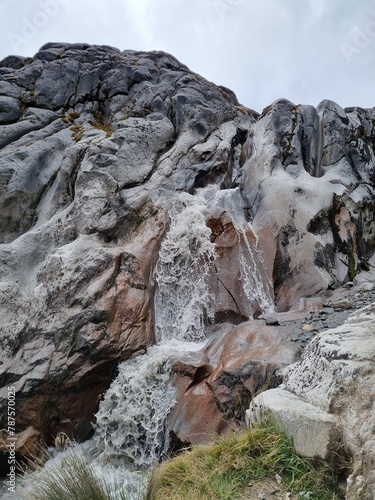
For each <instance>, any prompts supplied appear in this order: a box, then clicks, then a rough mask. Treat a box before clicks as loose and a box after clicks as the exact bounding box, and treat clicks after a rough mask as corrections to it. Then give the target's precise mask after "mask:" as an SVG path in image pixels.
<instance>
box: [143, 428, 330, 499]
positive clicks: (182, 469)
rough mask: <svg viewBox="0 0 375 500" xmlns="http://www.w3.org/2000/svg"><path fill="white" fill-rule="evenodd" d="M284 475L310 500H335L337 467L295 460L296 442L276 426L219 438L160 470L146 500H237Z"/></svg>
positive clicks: (287, 483) (285, 481)
mask: <svg viewBox="0 0 375 500" xmlns="http://www.w3.org/2000/svg"><path fill="white" fill-rule="evenodd" d="M276 474H279V475H280V476H281V478H282V484H283V485H284V487H285V488H287V490H288V491H291V492H294V493H297V494H298V493H301V492H303V491H305V492H306V491H309V492H311V494H310V497H309V498H310V500H334V499H337V498H339V497H338V496H337V494H336V488H337V484H336V477H335V474H334V472H333V470H332V467H331V466H330V465H329V464H328V463H326V462H324V461H316V460H311V459H307V458H304V457H300V456H298V455H296V453H295V451H294V448H293V445H292V442H291V440H290V439H289V438H288V437H287V436H286V434H285V433H283V432H282V431H280V430H279V429H278V428H277V427H276V426H274V425H271V426H268V427H265V426H260V427H258V428H255V429H251V430H248V431H246V432H243V433H241V434H229V435H226V436H224V437H222V438H218V439H217V441H216V443H214V444H212V445H206V446H199V447H196V448H193V449H192V450H190V451H185V452H183V453H182V454H181V455H179V456H177V457H175V458H173V459H171V460H169V461H167V462H165V463H164V464H161V465H159V466H158V467H156V469H155V470H154V472H153V474H152V477H151V480H150V483H149V489H148V492H147V495H146V498H147V500H172V499H173V500H208V499H219V500H235V499H238V498H241V497H242V498H243V495H244V494H245V493H246V490H247V489H248V487H249V484H250V483H252V482H254V481H257V480H265V479H267V478H275V475H276Z"/></svg>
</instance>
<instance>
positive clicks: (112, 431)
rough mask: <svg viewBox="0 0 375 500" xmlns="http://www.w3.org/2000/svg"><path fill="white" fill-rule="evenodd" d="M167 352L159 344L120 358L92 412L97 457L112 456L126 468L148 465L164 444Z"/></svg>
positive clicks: (169, 399) (169, 393)
mask: <svg viewBox="0 0 375 500" xmlns="http://www.w3.org/2000/svg"><path fill="white" fill-rule="evenodd" d="M172 360H173V352H172V353H171V352H170V350H169V349H166V348H165V346H162V347H160V346H155V347H150V348H149V349H148V352H147V355H146V356H138V357H136V358H135V359H133V360H130V361H127V362H125V363H121V364H120V367H119V374H118V375H117V377H116V379H115V380H114V382H113V383H112V385H111V387H110V388H109V389H108V391H107V392H106V394H105V397H104V399H103V401H102V402H101V404H100V408H99V411H98V413H97V415H96V425H95V430H96V433H95V434H96V439H97V449H98V451H99V457H100V459H101V460H102V461H107V460H108V459H115V460H118V461H121V462H122V463H123V464H125V465H127V466H129V467H130V468H132V469H134V468H135V469H144V468H145V467H150V466H152V465H153V464H154V463H155V462H157V461H158V460H159V459H160V458H161V457H163V455H164V454H165V452H166V451H167V450H168V442H166V440H165V435H166V433H165V432H164V431H165V429H164V423H165V418H166V416H167V415H168V413H169V411H170V409H171V408H172V406H173V405H174V403H175V395H174V390H173V388H172V387H171V386H170V384H169V374H170V368H171V363H172Z"/></svg>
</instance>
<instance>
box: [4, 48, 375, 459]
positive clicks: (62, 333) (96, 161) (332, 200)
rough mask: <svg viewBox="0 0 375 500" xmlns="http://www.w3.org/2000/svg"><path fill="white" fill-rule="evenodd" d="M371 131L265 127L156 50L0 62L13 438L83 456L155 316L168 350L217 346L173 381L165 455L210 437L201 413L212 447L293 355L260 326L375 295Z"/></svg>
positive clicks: (314, 113)
mask: <svg viewBox="0 0 375 500" xmlns="http://www.w3.org/2000/svg"><path fill="white" fill-rule="evenodd" d="M374 126H375V110H374V109H361V108H348V109H345V110H344V109H342V108H340V106H338V105H337V104H335V103H333V102H331V101H323V102H322V103H321V104H320V105H319V106H318V107H317V108H316V109H315V108H313V107H312V106H306V105H294V104H292V103H291V102H289V101H287V100H285V99H281V100H279V101H276V102H274V103H273V104H271V105H270V106H269V107H268V108H266V109H264V110H263V112H262V114H261V115H259V114H258V113H256V112H254V111H252V110H250V109H247V108H246V107H244V106H242V105H240V104H239V103H238V101H237V99H236V97H235V95H234V94H233V92H231V91H230V90H228V89H226V88H223V87H220V86H216V85H214V84H212V83H210V82H208V81H207V80H205V79H204V78H202V77H200V76H199V75H196V74H194V73H193V72H191V71H190V70H189V69H188V68H187V67H186V66H184V65H183V64H181V63H180V62H179V61H177V60H176V59H175V58H174V57H172V56H171V55H168V54H165V53H162V52H149V53H144V52H136V51H130V50H128V51H124V52H121V51H119V50H117V49H114V48H111V47H106V46H100V47H99V46H90V45H85V44H75V45H67V44H58V43H51V44H47V45H45V46H44V47H42V48H41V49H40V51H39V52H38V53H37V54H36V55H35V56H34V57H33V58H21V57H15V56H10V57H8V58H6V59H4V60H3V61H1V62H0V147H1V150H0V332H1V333H0V343H1V361H0V363H1V364H0V373H1V375H0V379H1V384H0V385H1V386H2V387H3V388H2V389H1V391H0V396H1V411H2V412H3V414H4V415H5V413H4V411H5V409H6V401H7V387H8V386H14V387H15V389H16V394H17V426H18V432H19V433H21V435H23V436H31V437H32V439H33V440H34V441H35V442H37V441H38V440H45V441H47V442H48V443H49V442H51V440H52V438H53V436H55V435H56V434H57V433H58V432H60V431H64V432H66V433H68V434H69V435H71V436H74V437H75V438H76V439H85V438H87V437H88V436H89V435H90V433H91V422H92V420H93V416H94V414H95V412H96V411H97V409H98V404H99V400H100V397H101V395H102V394H103V392H104V391H105V390H106V389H107V388H108V386H109V383H110V381H111V380H112V379H113V378H114V377H115V376H116V369H117V368H116V367H117V364H118V362H119V361H123V360H127V359H129V358H130V357H132V356H134V354H137V353H140V352H144V350H145V349H146V348H147V347H148V346H150V345H152V344H154V343H155V342H156V340H157V339H159V338H160V332H159V330H158V329H160V324H161V323H160V322H159V323H158V322H157V321H156V320H155V317H156V316H157V317H158V318H160V317H162V319H163V322H162V327H163V331H164V332H165V331H167V332H169V333H168V336H169V338H173V337H174V336H176V337H179V335H180V334H179V332H180V331H182V330H184V329H185V330H186V332H185V333H186V335H188V336H189V338H194V339H195V340H199V339H201V338H202V337H203V336H205V335H207V334H209V335H211V337H212V338H211V340H210V343H209V345H207V346H206V348H205V351H204V352H203V353H201V354H200V355H199V356H198V355H197V356H195V358H194V359H193V360H191V359H189V360H188V361H186V360H185V361H184V360H182V361H179V362H177V363H176V364H175V365H174V367H172V374H173V378H174V384H175V386H176V387H177V390H178V391H179V394H180V397H179V398H178V404H177V405H176V406H175V408H174V409H173V411H172V415H171V417H170V422H169V425H170V429H171V435H172V436H174V440H175V443H177V444H176V446H177V445H178V443H185V442H187V441H188V442H193V441H194V438H193V436H194V435H195V436H197V435H199V434H200V433H201V434H202V435H203V434H206V431H207V429H203V430H202V425H201V423H202V420H200V419H199V413H197V408H201V410H202V412H206V415H210V417H209V420H210V422H211V429H212V430H213V431H220V430H222V429H224V428H225V427H226V426H227V425H229V424H228V422H232V423H233V422H234V423H235V422H236V421H238V420H240V419H241V418H243V413H244V409H245V407H246V405H247V404H248V402H249V400H250V399H251V397H253V396H254V394H255V393H257V391H259V389H260V388H261V387H263V386H265V385H266V384H268V385H271V386H272V387H275V386H276V385H278V384H279V383H280V382H281V378H280V368H282V367H284V366H287V365H290V364H291V363H293V362H294V361H296V360H298V359H299V357H300V354H301V349H302V348H303V346H304V342H302V341H301V337H298V338H297V339H296V338H294V337H295V336H296V335H295V332H294V330H293V328H295V323H293V327H291V326H290V324H288V323H285V324H284V326H283V325H281V326H280V327H279V326H277V323H278V322H279V320H275V321H274V322H273V323H274V324H273V325H271V324H270V323H272V318H270V315H272V313H273V312H275V311H276V312H278V313H283V312H286V311H288V310H290V309H293V308H294V309H298V308H299V309H300V313H301V314H302V315H303V314H305V311H306V309H307V310H308V311H310V310H313V309H318V308H319V307H320V306H321V305H322V304H323V303H324V302H325V301H326V300H327V297H328V296H329V294H330V293H331V290H333V289H335V288H337V287H339V286H340V285H342V284H344V283H346V282H348V281H352V280H354V279H355V278H356V277H358V276H368V277H370V274H369V272H370V271H371V269H372V268H373V263H374V251H375V223H374V211H375V205H374V188H375V171H374V166H375V163H374V146H375V131H374ZM189 255H192V256H195V255H197V256H198V257H197V258H196V259H195V260H194V259H193V260H192V259H191V258H190V257H188V256H189ZM366 273H367V275H366ZM189 277H190V281H193V282H194V284H195V287H193V288H195V292H196V293H195V299H194V300H195V302H194V301H193V302H192V301H191V299H189V300H190V302H189V306H188V305H187V303H186V302H184V300H185V298H186V296H187V295H189V294H190V295H191V294H192V287H191V286H190V285H187V284H186V283H187V282H186V280H187V279H189ZM202 277H203V281H204V283H205V285H199V283H200V282H201V281H200V280H201V278H202ZM369 279H370V278H369ZM185 284H186V287H185V288H184V286H185ZM189 286H190V288H189ZM207 287H208V288H207ZM190 295H189V296H190ZM311 297H314V299H313V300H305V299H307V298H311ZM189 307H190V309H191V310H192V311H194V310H195V311H196V314H190V316H188V317H187V316H186V314H184V313H186V311H187V310H188V309H189ZM177 309H178V310H179V311H180V312H179V313H176V310H177ZM190 309H189V310H190ZM301 311H302V312H301ZM297 316H298V315H297ZM297 316H294V317H293V318H294V320H295V319H296V317H297ZM298 317H302V316H298ZM262 318H263V319H262ZM266 323H267V324H266ZM299 333H301V332H300V331H299ZM293 335H294V337H293ZM184 338H185V337H184ZM296 340H297V342H296ZM302 340H303V339H302ZM370 341H371V342H372V341H373V337H371V340H370ZM305 343H306V342H305ZM311 349H312V348H311ZM298 376H299V375H298ZM6 427H7V426H6V425H5V421H4V422H3V421H2V423H1V428H6ZM22 433H23V434H22ZM29 446H30V442H29ZM19 451H20V453H22V449H21V448H20V449H19Z"/></svg>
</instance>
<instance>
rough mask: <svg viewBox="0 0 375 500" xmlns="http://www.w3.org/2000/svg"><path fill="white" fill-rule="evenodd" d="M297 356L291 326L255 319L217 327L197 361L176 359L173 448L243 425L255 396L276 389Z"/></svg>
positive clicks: (171, 425) (170, 423)
mask: <svg viewBox="0 0 375 500" xmlns="http://www.w3.org/2000/svg"><path fill="white" fill-rule="evenodd" d="M299 354H300V349H299V347H298V346H297V345H296V344H294V343H292V342H291V340H290V334H289V328H288V326H280V327H277V326H267V325H265V324H264V321H263V320H258V321H255V320H254V321H245V322H243V323H241V324H240V325H238V326H233V325H231V324H229V323H223V324H222V325H221V326H218V327H216V328H215V331H214V332H212V338H211V339H210V341H209V342H208V344H207V345H206V347H205V348H204V350H203V351H202V352H200V356H199V359H198V360H196V361H195V362H194V360H192V361H191V362H190V363H189V362H187V361H185V362H184V361H178V362H176V363H175V365H174V366H173V368H172V374H173V383H174V386H175V387H176V390H177V396H176V399H177V404H176V406H175V407H174V409H173V410H172V413H171V415H170V417H169V419H168V428H169V432H170V433H171V435H172V437H173V439H174V441H175V443H174V444H175V446H178V445H185V446H186V445H189V444H191V445H194V444H198V443H202V442H209V441H211V440H212V439H213V438H214V437H215V436H217V435H218V434H220V433H222V432H224V431H226V430H228V429H235V428H239V427H240V426H241V425H243V421H244V415H245V410H246V409H247V407H248V405H249V402H250V401H251V399H252V398H253V397H254V396H255V395H256V394H257V393H258V392H260V391H262V390H264V388H265V387H276V386H277V385H278V384H279V383H280V381H281V379H280V373H281V371H280V370H281V369H282V368H284V367H286V366H288V365H290V364H291V363H293V362H294V361H295V360H297V359H298V357H299Z"/></svg>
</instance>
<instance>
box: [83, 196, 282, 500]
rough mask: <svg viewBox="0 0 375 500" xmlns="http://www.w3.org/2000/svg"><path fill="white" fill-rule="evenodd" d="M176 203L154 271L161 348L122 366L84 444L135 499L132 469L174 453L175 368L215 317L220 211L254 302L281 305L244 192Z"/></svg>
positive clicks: (181, 199)
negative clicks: (170, 428)
mask: <svg viewBox="0 0 375 500" xmlns="http://www.w3.org/2000/svg"><path fill="white" fill-rule="evenodd" d="M174 199H175V202H174V203H173V206H172V207H171V209H170V219H171V220H170V228H169V231H168V233H167V234H166V236H165V238H164V240H163V241H162V244H161V248H160V252H159V259H158V262H157V265H156V269H155V273H154V277H155V281H156V284H157V291H156V295H155V329H156V338H157V342H158V345H155V346H152V347H150V348H148V350H147V353H146V354H144V355H140V356H138V357H136V358H134V359H132V360H128V361H126V362H123V363H121V364H120V365H119V373H118V376H117V377H116V379H115V380H114V381H113V383H112V384H111V387H110V388H109V389H108V391H107V392H106V394H105V396H104V399H103V401H102V402H101V404H100V408H99V411H98V413H97V415H96V425H95V434H94V437H93V438H92V440H91V441H90V442H89V443H85V444H84V445H82V446H83V447H84V449H85V450H86V453H87V454H89V455H90V457H91V458H90V459H91V461H92V465H93V467H94V469H96V471H97V472H98V473H99V474H103V475H106V476H108V475H110V476H113V475H114V476H115V477H116V472H114V471H115V469H114V467H116V466H117V468H118V470H119V471H120V473H119V474H117V476H118V477H121V481H122V483H124V484H126V485H127V486H126V489H127V494H128V497H129V498H132V495H135V497H137V496H139V487H138V486H137V484H139V476H137V475H136V476H134V474H137V473H135V472H133V473H132V472H131V471H139V470H149V469H150V468H151V467H152V465H153V464H155V463H156V462H157V461H158V460H160V459H161V458H162V457H163V456H164V455H165V454H166V453H167V452H168V436H167V433H166V432H165V423H166V419H167V417H168V414H169V412H170V410H171V408H172V407H173V406H174V404H175V391H174V389H173V387H172V386H171V385H170V370H171V367H172V365H173V363H174V361H175V360H177V359H179V358H181V357H182V356H184V357H186V356H187V355H188V353H189V352H193V351H197V350H200V349H202V348H203V346H204V345H205V340H204V336H205V332H204V330H205V325H206V324H207V322H210V321H211V320H213V318H214V312H215V311H214V297H213V296H212V292H211V290H210V287H209V284H208V280H209V278H210V277H211V278H212V276H214V277H215V276H216V272H217V271H216V268H215V259H216V252H215V244H214V243H212V242H211V239H210V237H211V230H210V229H209V228H208V227H207V225H206V218H207V216H208V215H209V214H210V213H212V211H215V210H216V212H219V213H222V212H226V213H227V214H228V215H229V217H230V219H231V221H232V223H233V226H234V228H235V229H236V232H237V237H238V245H237V246H238V260H239V264H240V270H241V276H240V279H241V282H242V288H243V291H244V294H245V295H246V297H247V299H248V300H249V302H251V301H254V300H257V302H258V304H259V305H260V306H261V308H262V309H263V310H264V311H269V310H272V307H273V303H272V297H271V295H272V293H271V292H272V288H271V287H270V286H268V285H267V284H263V281H262V276H263V275H262V273H261V271H260V270H259V268H258V264H257V262H260V263H262V261H261V256H260V254H259V252H258V250H257V248H256V245H255V248H253V247H252V245H251V244H250V241H249V239H248V237H247V230H249V228H250V226H249V223H248V222H247V221H246V219H245V216H244V209H243V202H242V198H241V194H240V192H239V190H238V189H230V190H225V191H224V190H223V191H220V190H219V189H218V188H217V187H215V186H211V187H208V188H202V189H199V190H197V193H196V194H195V195H190V194H187V193H180V194H179V195H177V196H176V195H175V197H174ZM250 229H251V228H250ZM254 254H256V256H257V258H255V257H254ZM199 341H200V342H199ZM114 498H115V496H114Z"/></svg>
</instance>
